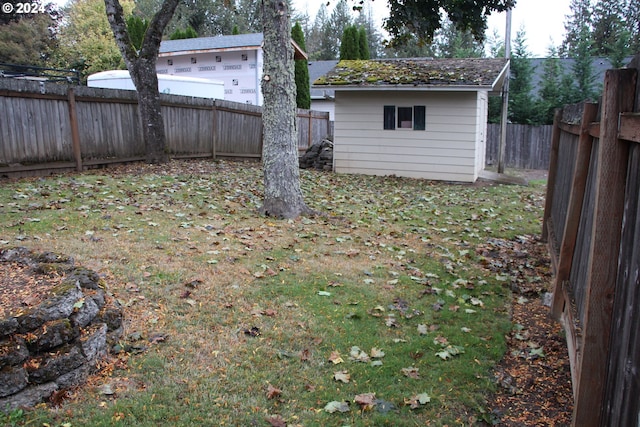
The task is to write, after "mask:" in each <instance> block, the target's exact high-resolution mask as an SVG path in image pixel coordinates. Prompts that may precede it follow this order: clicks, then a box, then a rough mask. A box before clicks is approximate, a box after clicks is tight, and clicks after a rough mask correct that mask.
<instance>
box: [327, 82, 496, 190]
mask: <svg viewBox="0 0 640 427" xmlns="http://www.w3.org/2000/svg"><path fill="white" fill-rule="evenodd" d="M385 105H395V106H396V107H412V106H414V105H424V106H426V130H424V131H414V130H413V129H396V130H384V129H383V108H384V106H385ZM335 108H336V120H335V136H334V137H335V146H334V167H335V170H336V172H341V173H362V174H367V175H397V176H406V177H411V178H425V179H435V180H446V181H463V182H473V181H475V180H476V179H477V176H478V171H477V164H478V156H479V154H478V153H477V150H478V147H477V146H476V144H477V141H478V137H477V135H478V124H477V120H478V117H479V116H480V115H481V111H479V109H480V108H482V107H481V105H480V102H479V96H478V93H477V92H464V93H460V92H458V93H453V92H448V93H441V92H395V91H385V92H360V91H357V92H356V91H354V92H351V91H349V92H345V91H336V107H335ZM485 133H486V132H485ZM482 155H484V154H482Z"/></svg>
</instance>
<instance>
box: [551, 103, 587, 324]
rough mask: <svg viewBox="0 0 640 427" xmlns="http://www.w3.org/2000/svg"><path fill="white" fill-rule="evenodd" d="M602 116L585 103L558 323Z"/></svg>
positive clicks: (556, 299)
mask: <svg viewBox="0 0 640 427" xmlns="http://www.w3.org/2000/svg"><path fill="white" fill-rule="evenodd" d="M597 116H598V104H593V103H584V104H583V110H582V119H581V120H580V138H579V139H578V152H577V153H576V163H575V166H574V169H573V173H572V175H571V176H572V177H573V179H572V184H571V194H570V195H569V205H568V208H567V216H566V218H565V226H564V235H563V236H562V241H561V242H562V243H561V245H560V255H559V257H558V268H557V271H556V277H555V287H554V291H553V304H552V305H551V313H552V315H553V317H554V318H555V319H556V320H559V319H560V316H561V315H562V311H563V310H564V303H565V298H564V292H563V283H564V282H565V281H566V280H568V279H569V274H570V273H571V263H572V261H573V252H574V249H575V246H576V238H577V236H578V226H579V225H580V216H581V214H582V202H583V201H584V191H585V188H586V185H587V176H588V175H589V163H590V160H591V146H592V145H593V137H592V136H591V135H590V134H589V127H590V125H591V123H592V122H594V121H595V120H596V118H597Z"/></svg>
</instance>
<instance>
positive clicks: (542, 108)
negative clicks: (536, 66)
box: [537, 46, 565, 125]
mask: <svg viewBox="0 0 640 427" xmlns="http://www.w3.org/2000/svg"><path fill="white" fill-rule="evenodd" d="M563 74H564V73H563V72H562V69H561V68H560V59H559V58H558V50H557V49H556V48H555V47H554V46H550V47H549V50H548V52H547V58H546V59H545V60H544V62H543V63H542V80H541V84H540V90H539V92H538V101H537V104H538V114H539V117H538V120H537V121H538V122H539V123H540V124H547V125H550V124H553V116H554V112H555V109H556V108H560V107H562V106H563V105H564V104H565V96H564V95H563V92H564V90H563V89H564V88H563V85H562V80H563Z"/></svg>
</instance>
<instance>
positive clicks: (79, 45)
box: [56, 0, 134, 80]
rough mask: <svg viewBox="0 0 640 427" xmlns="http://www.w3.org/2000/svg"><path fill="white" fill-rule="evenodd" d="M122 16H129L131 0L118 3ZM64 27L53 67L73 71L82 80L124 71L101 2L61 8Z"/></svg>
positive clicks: (78, 0) (83, 0)
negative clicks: (98, 73) (99, 73)
mask: <svg viewBox="0 0 640 427" xmlns="http://www.w3.org/2000/svg"><path fill="white" fill-rule="evenodd" d="M121 6H122V10H123V15H124V16H129V15H131V13H132V11H133V9H134V3H133V0H122V3H121ZM65 12H66V25H64V26H63V27H62V28H61V30H60V34H59V35H58V43H59V49H58V52H57V58H56V60H57V66H58V67H60V68H73V69H76V70H78V71H79V72H80V76H81V78H82V80H86V78H87V76H88V75H90V74H93V73H97V72H99V71H106V70H116V69H124V68H126V66H125V63H124V61H123V59H122V54H121V53H120V50H119V49H118V46H117V45H116V43H115V41H114V38H113V33H112V32H111V28H110V27H109V21H108V20H107V15H106V13H105V4H104V1H103V0H73V1H71V2H70V3H69V4H68V5H67V6H66V8H65Z"/></svg>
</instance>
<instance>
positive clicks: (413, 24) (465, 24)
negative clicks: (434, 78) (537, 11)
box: [384, 0, 515, 45]
mask: <svg viewBox="0 0 640 427" xmlns="http://www.w3.org/2000/svg"><path fill="white" fill-rule="evenodd" d="M388 3H389V18H388V19H387V20H386V21H385V24H384V28H385V29H386V30H387V31H388V32H389V34H390V35H391V41H390V43H391V44H392V45H397V44H404V43H405V42H407V41H408V40H412V39H419V40H425V41H428V42H430V41H431V40H432V39H433V36H434V33H435V31H436V30H437V29H438V28H441V27H442V25H443V22H442V21H443V19H445V18H446V17H448V19H449V20H451V22H453V24H454V25H455V27H456V28H457V29H459V30H461V31H470V32H471V34H472V35H473V36H474V37H475V38H476V39H477V40H479V41H480V40H483V39H484V33H485V31H486V28H487V16H488V15H490V14H491V13H492V12H502V11H505V10H508V9H510V8H512V7H513V6H515V0H479V1H473V2H467V1H459V0H413V1H411V2H407V1H405V0H388ZM441 11H442V12H443V13H440V12H441Z"/></svg>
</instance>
